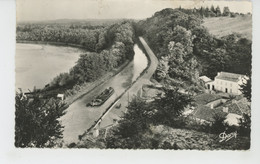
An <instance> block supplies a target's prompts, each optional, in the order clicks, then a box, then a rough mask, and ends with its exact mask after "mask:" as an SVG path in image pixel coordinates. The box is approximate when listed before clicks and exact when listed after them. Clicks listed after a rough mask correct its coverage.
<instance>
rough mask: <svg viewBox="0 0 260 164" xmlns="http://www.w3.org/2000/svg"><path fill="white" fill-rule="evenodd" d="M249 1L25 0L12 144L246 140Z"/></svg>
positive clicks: (213, 145) (229, 144)
mask: <svg viewBox="0 0 260 164" xmlns="http://www.w3.org/2000/svg"><path fill="white" fill-rule="evenodd" d="M252 15H253V12H252V3H251V1H202V0H196V1H195V0H194V1H192V0H190V1H188V0H187V1H176V0H146V1H138V0H126V1H123V0H17V1H16V54H15V92H16V94H15V97H14V99H15V132H14V133H15V139H14V145H15V147H16V148H67V149H68V148H70V149H78V148H80V149H156V150H164V149H167V150H173V151H174V150H250V148H251V146H252V145H251V137H250V134H251V116H252V114H251V75H252V66H251V65H252V64H251V63H252Z"/></svg>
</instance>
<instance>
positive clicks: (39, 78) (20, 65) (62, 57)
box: [15, 43, 84, 91]
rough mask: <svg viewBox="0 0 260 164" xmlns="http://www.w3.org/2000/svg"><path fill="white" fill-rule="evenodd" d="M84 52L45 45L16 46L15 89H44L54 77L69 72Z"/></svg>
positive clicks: (22, 44) (71, 48)
mask: <svg viewBox="0 0 260 164" xmlns="http://www.w3.org/2000/svg"><path fill="white" fill-rule="evenodd" d="M81 53H84V50H82V49H79V48H73V47H66V46H53V45H44V44H24V43H17V44H16V55H15V72H16V74H15V78H16V81H15V89H18V88H22V89H23V90H26V91H27V89H32V88H34V86H35V87H36V88H43V87H44V86H45V85H46V84H48V83H49V82H50V81H51V80H52V79H53V78H54V77H56V76H57V75H58V74H60V73H63V72H68V71H69V69H70V68H72V67H73V66H74V65H75V62H76V61H77V60H78V58H79V55H80V54H81Z"/></svg>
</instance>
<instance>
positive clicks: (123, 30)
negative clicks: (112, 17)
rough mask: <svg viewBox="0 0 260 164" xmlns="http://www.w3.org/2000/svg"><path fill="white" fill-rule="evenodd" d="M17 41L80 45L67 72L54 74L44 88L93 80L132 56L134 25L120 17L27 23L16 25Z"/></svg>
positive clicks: (70, 86)
mask: <svg viewBox="0 0 260 164" xmlns="http://www.w3.org/2000/svg"><path fill="white" fill-rule="evenodd" d="M16 37H17V41H18V42H19V40H22V41H42V42H46V43H48V42H51V43H52V42H54V43H55V42H57V43H64V44H74V45H80V46H81V47H83V48H84V49H86V50H87V51H89V52H88V53H85V54H81V55H80V58H79V59H78V61H77V63H76V65H75V66H74V67H73V68H71V69H70V71H69V72H68V73H61V74H60V75H58V76H57V77H55V78H54V79H53V80H52V81H51V82H50V84H49V85H47V87H46V88H45V90H52V89H54V88H60V87H63V88H64V87H65V88H67V89H68V88H72V87H73V86H74V85H75V84H80V83H83V82H93V81H95V80H97V79H98V78H99V77H101V76H102V75H103V74H104V73H106V72H108V71H110V70H112V69H114V68H117V67H119V66H120V65H121V64H122V63H124V62H125V61H126V60H131V59H132V57H133V54H134V52H133V45H134V39H135V34H134V29H133V26H132V24H131V23H130V22H127V21H124V22H120V23H116V24H113V25H109V26H95V27H93V26H86V25H73V24H72V25H60V24H52V25H45V24H28V25H18V27H17V36H16Z"/></svg>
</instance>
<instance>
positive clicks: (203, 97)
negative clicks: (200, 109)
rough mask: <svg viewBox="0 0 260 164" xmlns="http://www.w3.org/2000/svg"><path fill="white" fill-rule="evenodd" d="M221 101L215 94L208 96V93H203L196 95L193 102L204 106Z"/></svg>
mask: <svg viewBox="0 0 260 164" xmlns="http://www.w3.org/2000/svg"><path fill="white" fill-rule="evenodd" d="M218 99H221V96H219V95H216V94H209V93H203V94H200V95H197V96H195V97H194V100H195V102H196V103H197V104H200V105H206V104H208V103H209V102H212V101H215V100H218Z"/></svg>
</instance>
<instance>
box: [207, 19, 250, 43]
mask: <svg viewBox="0 0 260 164" xmlns="http://www.w3.org/2000/svg"><path fill="white" fill-rule="evenodd" d="M202 25H203V26H205V27H206V28H207V29H208V30H209V32H210V33H211V34H213V35H215V36H217V37H222V36H226V35H228V34H231V33H233V32H236V33H239V34H242V36H244V37H246V38H247V39H250V40H252V16H251V15H244V16H237V17H235V18H231V17H212V18H205V19H204V23H203V24H202Z"/></svg>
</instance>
